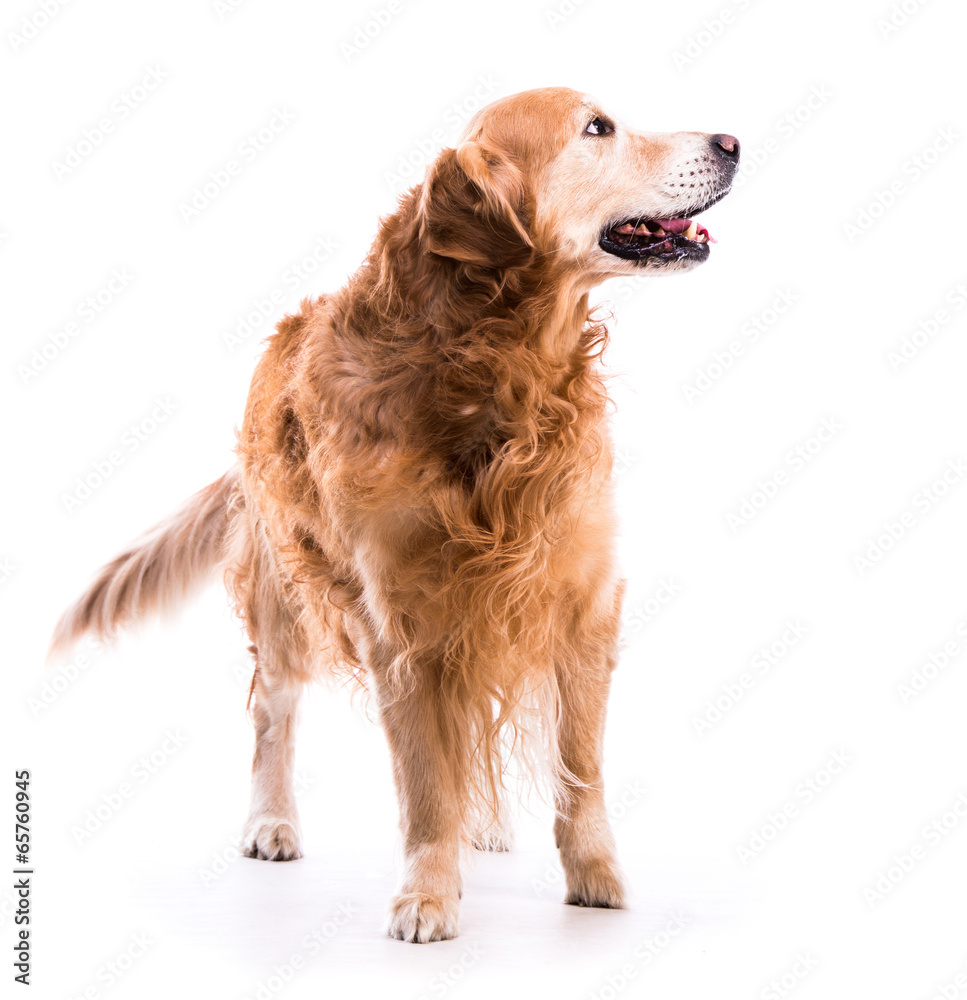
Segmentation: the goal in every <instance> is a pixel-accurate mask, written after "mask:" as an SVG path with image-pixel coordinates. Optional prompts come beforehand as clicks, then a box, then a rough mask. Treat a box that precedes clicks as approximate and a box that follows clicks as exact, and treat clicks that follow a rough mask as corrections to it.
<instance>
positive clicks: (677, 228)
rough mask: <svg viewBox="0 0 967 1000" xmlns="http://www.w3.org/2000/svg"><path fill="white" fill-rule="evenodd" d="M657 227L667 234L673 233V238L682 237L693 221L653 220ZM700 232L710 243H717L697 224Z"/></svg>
mask: <svg viewBox="0 0 967 1000" xmlns="http://www.w3.org/2000/svg"><path fill="white" fill-rule="evenodd" d="M653 221H654V223H655V225H656V226H661V228H662V229H664V230H665V232H666V233H671V234H672V235H673V236H680V235H681V234H682V233H684V232H685V230H686V229H688V227H689V226H690V225H691V224H692V220H691V219H655V220H653ZM697 226H698V232H700V233H704V234H705V238H706V239H707V240H708V241H709V243H717V242H718V240H716V239H715V237H714V236H713V235H712V234H711V233H710V232H709V231H708V230H707V229H706V228H705V227H704V226H703V225H702V224H701V223H700V222H699V223H697Z"/></svg>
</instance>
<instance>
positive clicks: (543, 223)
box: [465, 94, 738, 284]
mask: <svg viewBox="0 0 967 1000" xmlns="http://www.w3.org/2000/svg"><path fill="white" fill-rule="evenodd" d="M556 104H557V113H558V115H559V119H558V121H557V122H556V128H555V132H556V134H555V135H554V136H553V139H552V141H553V144H554V146H556V147H557V151H556V153H555V154H554V155H552V156H551V157H549V158H547V159H546V162H545V163H544V164H543V165H542V169H540V170H538V171H537V172H536V176H537V179H536V187H535V190H534V192H533V194H534V206H535V207H534V218H533V222H532V225H531V227H530V228H531V234H532V237H533V239H534V243H535V245H536V247H537V249H538V251H539V252H542V253H554V254H559V255H561V257H562V258H565V259H568V260H570V261H572V262H573V263H574V264H575V265H577V266H578V267H579V268H580V269H581V270H582V271H583V272H584V274H585V276H586V278H587V279H588V282H589V284H596V283H598V282H600V281H602V280H604V279H605V278H608V277H612V276H615V275H623V274H644V273H648V274H657V273H671V272H675V271H685V270H689V269H691V268H692V267H694V266H695V265H696V264H699V263H702V262H703V261H704V260H705V259H706V258H707V256H708V250H707V246H705V247H704V248H702V247H698V248H692V250H691V251H689V250H688V249H687V248H680V251H679V253H678V254H673V256H674V257H675V258H676V259H672V260H664V259H656V258H653V257H650V256H648V257H645V258H644V259H640V260H633V259H628V258H624V257H620V256H616V255H615V254H613V253H609V252H608V251H607V250H605V249H603V248H602V246H601V237H602V235H603V234H604V233H605V232H606V230H608V229H609V227H612V226H616V225H620V224H621V223H622V222H625V221H630V222H639V223H640V222H641V221H645V220H655V219H680V218H691V217H693V216H695V215H697V214H698V213H699V212H701V211H703V210H704V209H705V208H707V207H708V206H710V205H711V204H713V203H714V202H716V201H718V200H719V199H721V198H723V197H724V196H725V195H726V194H727V193H728V191H729V188H730V187H731V184H732V178H733V175H734V172H735V167H736V165H737V162H738V142H737V141H735V140H734V138H733V137H732V136H727V135H710V134H706V133H702V132H667V133H662V132H641V131H638V130H637V129H633V128H631V127H629V126H628V125H625V124H624V123H623V122H621V121H619V120H617V119H616V118H615V117H614V116H613V115H610V114H608V113H607V112H606V111H604V110H603V109H602V108H601V107H600V105H599V104H597V102H595V101H594V100H593V99H592V98H590V97H588V96H586V95H585V96H583V97H578V96H577V95H573V94H572V97H571V101H570V102H567V101H562V100H561V99H560V98H558V99H557V102H556ZM568 104H570V106H568ZM540 110H542V109H540V108H535V111H538V112H539V111H540ZM562 111H563V112H564V113H563V114H562ZM593 122H600V123H603V124H605V125H606V126H607V127H608V128H611V129H613V131H610V132H607V133H606V134H601V133H600V132H599V133H597V134H595V131H594V127H592V129H591V130H590V131H589V126H591V124H592V123H593ZM522 124H523V128H522ZM514 126H515V127H516V128H517V130H518V131H519V132H523V139H521V140H519V142H520V145H521V147H522V149H523V150H525V151H526V156H527V158H528V159H529V160H530V161H531V162H533V161H534V159H535V156H534V155H533V150H532V149H529V148H527V147H528V146H531V145H538V146H539V145H541V144H544V145H545V146H546V145H547V135H546V133H537V132H536V129H535V130H534V132H535V133H536V134H533V133H532V134H531V135H530V136H528V134H527V117H526V115H523V114H521V110H520V108H519V101H518V107H517V108H515V116H514ZM482 131H483V130H482V129H481V125H480V123H479V122H478V121H477V120H476V119H475V120H473V121H471V123H470V124H469V126H468V128H467V131H466V133H465V138H470V137H473V138H483V139H484V140H485V141H486V139H487V138H488V137H487V136H486V135H481V133H482ZM498 141H500V140H498ZM503 141H506V139H504V140H503ZM723 144H724V145H723ZM729 145H732V147H733V148H731V149H728V148H727V147H728V146H729ZM522 155H524V154H522ZM699 231H701V227H699Z"/></svg>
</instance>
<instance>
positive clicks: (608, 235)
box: [598, 206, 715, 264]
mask: <svg viewBox="0 0 967 1000" xmlns="http://www.w3.org/2000/svg"><path fill="white" fill-rule="evenodd" d="M705 207H706V208H707V207H708V206H705ZM699 211H701V209H700V210H699ZM696 214H698V213H696ZM714 242H715V239H714V237H713V236H712V235H711V234H710V233H709V231H708V230H707V229H706V228H705V227H704V226H702V225H700V224H699V223H697V222H696V221H695V220H694V219H686V218H680V219H643V218H636V219H626V220H625V221H624V222H620V223H618V224H617V225H615V226H611V227H610V228H609V229H606V230H605V231H604V233H603V234H602V236H601V238H600V240H599V241H598V245H599V246H600V247H601V249H602V250H604V251H606V252H607V253H610V254H614V256H616V257H623V258H624V259H625V260H633V261H640V262H641V263H648V262H654V263H656V264H671V263H674V262H675V261H680V260H684V259H686V258H688V259H689V260H694V261H703V260H705V258H706V257H708V253H709V249H708V245H709V243H714Z"/></svg>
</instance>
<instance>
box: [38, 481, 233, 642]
mask: <svg viewBox="0 0 967 1000" xmlns="http://www.w3.org/2000/svg"><path fill="white" fill-rule="evenodd" d="M237 481H238V474H237V472H236V470H234V469H232V470H230V471H229V472H226V473H225V475H224V476H222V477H221V479H217V480H216V481H215V482H214V483H211V484H209V485H208V486H206V487H205V488H204V489H203V490H199V491H198V492H197V493H196V494H195V495H194V496H193V497H191V498H190V499H189V500H188V501H187V502H186V503H185V504H184V505H183V506H182V507H181V508H180V509H179V510H177V511H176V512H175V513H174V514H173V515H172V516H171V517H169V518H168V519H167V520H165V521H162V522H161V524H158V525H156V526H155V527H154V528H152V529H151V530H150V531H148V532H147V533H146V534H144V535H143V536H142V537H141V538H140V539H138V541H137V542H135V543H134V544H133V545H132V546H131V548H129V549H128V550H127V552H123V553H122V554H121V555H119V556H118V557H117V558H116V559H114V560H113V561H112V562H109V563H108V564H107V565H106V566H104V567H103V568H102V569H101V571H100V572H99V573H98V574H97V577H96V579H95V580H94V582H93V584H92V585H91V587H90V588H89V589H88V591H87V593H85V594H84V596H83V597H81V598H80V600H78V601H77V602H76V603H75V604H74V605H73V606H72V607H71V608H69V609H68V610H67V611H66V612H65V613H64V615H63V617H62V618H61V620H60V621H59V622H58V624H57V628H56V629H55V630H54V636H53V639H52V641H51V650H50V655H51V657H56V656H60V655H63V654H64V653H66V652H67V651H68V650H69V649H70V647H71V646H72V645H73V644H74V643H75V642H77V640H78V639H80V638H81V636H83V635H84V634H85V633H86V632H93V633H95V634H96V635H98V636H99V637H101V638H106V637H107V636H109V635H111V634H112V633H113V632H114V631H115V629H117V628H118V627H119V626H121V625H124V624H125V623H127V622H129V621H132V620H133V619H135V618H140V617H141V616H143V615H146V614H151V613H160V612H165V611H168V610H170V609H172V608H173V607H174V606H175V605H177V604H179V603H181V601H183V600H184V599H185V598H186V597H187V596H188V595H189V593H190V592H191V591H192V590H193V589H194V587H195V586H196V585H197V584H199V583H201V582H203V580H204V577H205V576H206V575H207V574H208V573H209V572H210V571H211V570H213V569H216V568H217V567H218V566H219V565H221V564H222V563H224V562H225V561H226V559H227V545H226V538H227V535H228V527H229V521H230V519H231V515H232V513H233V508H234V505H235V503H237V500H236V498H235V494H236V490H235V488H236V484H237Z"/></svg>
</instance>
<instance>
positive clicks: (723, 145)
mask: <svg viewBox="0 0 967 1000" xmlns="http://www.w3.org/2000/svg"><path fill="white" fill-rule="evenodd" d="M709 142H711V143H712V148H713V149H714V150H715V152H716V154H717V155H718V156H721V157H722V158H723V159H725V160H735V161H736V162H738V159H739V140H738V139H736V137H735V136H734V135H728V134H726V133H725V132H719V133H718V134H717V135H713V136H712V138H711V139H710V140H709Z"/></svg>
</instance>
